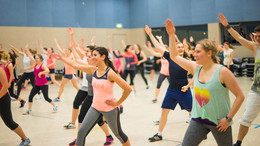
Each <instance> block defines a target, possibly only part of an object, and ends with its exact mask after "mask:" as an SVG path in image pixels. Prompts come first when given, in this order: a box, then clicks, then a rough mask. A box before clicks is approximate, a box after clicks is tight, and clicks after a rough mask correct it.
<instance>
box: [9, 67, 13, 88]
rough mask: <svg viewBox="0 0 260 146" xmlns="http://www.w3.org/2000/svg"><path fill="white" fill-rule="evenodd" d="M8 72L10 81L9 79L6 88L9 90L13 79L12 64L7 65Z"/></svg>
mask: <svg viewBox="0 0 260 146" xmlns="http://www.w3.org/2000/svg"><path fill="white" fill-rule="evenodd" d="M8 70H9V72H10V79H9V82H8V88H9V87H10V86H11V82H12V80H13V77H14V67H13V65H12V63H9V65H8Z"/></svg>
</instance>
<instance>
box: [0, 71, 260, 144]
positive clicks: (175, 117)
mask: <svg viewBox="0 0 260 146" xmlns="http://www.w3.org/2000/svg"><path fill="white" fill-rule="evenodd" d="M146 76H147V78H150V75H146ZM157 78H158V74H156V75H155V76H154V79H153V81H151V82H150V89H148V90H147V89H145V88H146V87H145V84H144V82H143V80H142V78H141V75H140V74H138V75H137V76H136V77H135V84H136V88H137V92H136V95H130V96H129V97H128V99H127V100H126V101H125V102H124V103H123V106H124V113H123V114H121V124H122V129H123V131H124V132H125V133H126V134H127V136H128V137H129V139H130V142H131V144H132V145H133V146H155V145H160V146H168V145H172V146H179V145H181V143H182V140H183V136H184V134H185V131H186V129H187V127H188V124H187V123H186V122H185V121H186V120H187V118H188V113H187V112H186V111H181V110H180V107H179V106H177V108H176V109H175V110H174V111H171V112H170V114H169V117H168V122H167V125H166V127H165V129H164V131H163V140H162V141H159V142H153V143H150V142H149V141H148V138H149V137H151V136H153V135H154V134H155V133H156V132H157V129H158V125H154V123H153V121H154V120H158V119H159V118H160V114H161V108H160V107H161V103H162V100H163V97H164V95H165V92H166V89H167V86H168V83H167V82H166V81H165V82H164V83H163V85H162V87H161V92H160V95H159V101H158V102H157V103H155V104H153V103H152V102H151V101H152V99H153V98H154V93H155V88H156V83H157ZM237 80H238V82H239V85H240V87H241V88H242V90H243V92H244V94H245V96H247V93H248V92H249V90H250V87H251V84H252V81H250V79H249V78H247V77H240V78H237ZM30 90H31V86H30V85H28V87H27V90H26V91H21V97H22V98H24V99H27V98H28V95H29V92H30ZM58 91H59V88H58V87H56V86H55V85H54V84H51V85H49V95H50V98H52V99H53V98H55V97H56V96H57V94H58ZM76 93H77V92H76V89H74V88H73V86H72V84H71V83H70V82H68V84H67V85H66V86H65V90H64V92H63V94H62V97H61V102H59V103H57V105H58V112H57V113H52V106H51V105H50V104H49V103H47V102H46V101H45V100H44V99H43V98H42V99H40V100H36V99H34V103H33V107H32V111H33V113H32V114H31V115H22V113H23V111H25V110H26V109H27V108H28V105H26V106H25V108H23V109H20V108H19V102H18V101H12V113H13V118H14V120H15V121H16V122H17V123H18V124H19V125H21V127H22V128H23V130H24V131H25V133H26V135H27V136H28V137H29V138H30V139H31V141H32V142H31V145H32V146H47V145H48V146H66V145H68V144H69V143H70V142H71V141H72V140H74V139H75V138H76V135H77V129H70V130H65V129H64V128H63V126H64V125H65V124H68V122H70V120H71V112H72V103H73V100H74V97H75V95H76ZM114 93H115V95H116V97H119V96H120V94H121V89H119V87H118V86H115V88H114ZM234 98H235V97H234V96H233V95H231V101H232V102H233V101H234ZM244 107H245V104H243V105H242V107H241V109H240V110H239V112H238V113H237V114H236V116H235V117H234V122H235V123H234V125H233V126H232V128H233V129H232V131H233V141H234V142H235V141H236V137H237V134H238V129H239V123H238V120H239V118H241V116H242V115H243V112H244ZM258 124H260V116H258V117H257V118H256V120H255V121H254V122H253V124H252V126H251V127H250V131H249V133H248V135H247V136H246V138H245V139H244V141H243V145H244V146H256V145H259V144H260V138H259V135H260V128H257V127H260V126H259V125H258ZM0 129H1V130H0V131H1V132H0V146H15V145H18V144H19V143H20V141H21V140H20V138H19V137H18V136H17V135H16V134H15V133H14V132H12V131H11V130H9V129H8V128H7V127H6V126H5V125H4V123H3V121H2V120H0ZM104 142H105V135H104V133H103V132H102V130H101V129H100V128H99V126H95V127H94V129H93V130H92V131H91V133H90V134H89V135H88V137H87V138H86V145H90V146H103V143H104ZM112 145H114V146H119V145H121V144H120V142H119V141H118V140H117V139H115V141H114V142H113V144H112ZM215 145H217V144H216V142H215V140H214V138H213V136H212V134H209V135H208V139H207V140H204V141H203V142H202V143H201V146H215Z"/></svg>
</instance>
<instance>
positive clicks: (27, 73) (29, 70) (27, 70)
mask: <svg viewBox="0 0 260 146" xmlns="http://www.w3.org/2000/svg"><path fill="white" fill-rule="evenodd" d="M9 46H10V47H11V48H13V49H14V50H15V51H16V52H17V53H18V54H20V55H22V56H23V66H24V69H23V70H24V72H23V75H22V77H21V78H20V80H19V81H18V83H17V93H16V95H17V97H19V96H20V92H21V89H22V84H23V83H24V82H25V80H26V79H27V78H29V79H30V81H31V84H32V86H34V84H35V76H34V72H33V68H34V66H35V61H34V59H33V56H32V53H33V51H32V50H31V49H29V48H28V44H27V45H26V46H25V49H24V52H22V51H19V50H18V49H16V48H15V47H14V46H12V45H10V44H9Z"/></svg>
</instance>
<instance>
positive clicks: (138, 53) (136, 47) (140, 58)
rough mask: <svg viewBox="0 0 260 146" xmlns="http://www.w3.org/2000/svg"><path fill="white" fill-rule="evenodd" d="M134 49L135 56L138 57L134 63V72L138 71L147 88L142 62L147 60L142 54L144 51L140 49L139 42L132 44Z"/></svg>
mask: <svg viewBox="0 0 260 146" xmlns="http://www.w3.org/2000/svg"><path fill="white" fill-rule="evenodd" d="M134 50H135V54H136V56H137V59H138V63H137V64H136V66H135V67H136V72H138V71H140V74H141V76H142V78H143V80H144V82H145V85H146V89H149V85H148V82H147V79H146V78H145V76H144V62H145V61H146V60H147V57H146V55H145V54H144V52H143V51H142V48H141V47H140V45H139V44H134Z"/></svg>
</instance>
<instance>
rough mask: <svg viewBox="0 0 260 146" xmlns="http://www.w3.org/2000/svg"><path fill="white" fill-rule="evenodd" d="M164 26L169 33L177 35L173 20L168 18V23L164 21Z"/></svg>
mask: <svg viewBox="0 0 260 146" xmlns="http://www.w3.org/2000/svg"><path fill="white" fill-rule="evenodd" d="M164 26H165V28H166V31H167V33H168V35H169V36H170V35H172V34H173V35H175V27H174V25H173V22H172V21H171V20H170V19H167V20H166V23H164Z"/></svg>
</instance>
